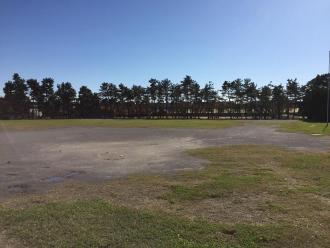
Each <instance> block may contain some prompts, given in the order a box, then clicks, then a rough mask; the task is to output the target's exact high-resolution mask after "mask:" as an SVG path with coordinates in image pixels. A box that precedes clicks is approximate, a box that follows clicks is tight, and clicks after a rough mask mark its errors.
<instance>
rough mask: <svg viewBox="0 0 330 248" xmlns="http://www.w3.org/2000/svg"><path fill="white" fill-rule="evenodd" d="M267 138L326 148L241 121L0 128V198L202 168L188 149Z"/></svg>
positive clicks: (324, 142)
mask: <svg viewBox="0 0 330 248" xmlns="http://www.w3.org/2000/svg"><path fill="white" fill-rule="evenodd" d="M238 144H257V145H260V144H261V145H263V144H265V145H266V144H269V145H278V146H283V147H286V148H289V149H297V150H306V151H328V150H329V147H330V146H329V145H330V139H329V137H313V136H310V135H305V134H295V133H284V132H277V131H276V130H275V129H274V128H272V127H263V126H259V125H245V126H240V127H234V128H227V129H158V128H155V129H150V128H149V129H146V128H97V127H93V128H81V127H79V128H78V127H76V128H73V127H70V128H53V129H47V130H39V131H9V132H8V131H6V132H5V131H2V132H1V131H0V170H1V174H0V200H1V199H6V198H8V197H10V196H14V195H17V194H25V193H33V192H40V191H42V190H45V189H48V188H50V187H51V186H52V185H56V184H58V183H61V182H65V181H68V180H82V181H92V182H102V181H104V180H108V179H111V178H115V177H121V176H126V175H129V174H134V173H144V172H148V173H150V172H152V173H159V172H161V173H163V172H175V171H180V170H188V169H200V168H202V167H203V166H204V165H205V163H206V162H205V161H203V160H199V159H196V158H192V157H189V156H188V155H186V154H185V153H184V151H185V150H187V149H192V148H200V147H207V146H221V145H238Z"/></svg>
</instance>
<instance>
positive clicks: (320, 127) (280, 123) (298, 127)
mask: <svg viewBox="0 0 330 248" xmlns="http://www.w3.org/2000/svg"><path fill="white" fill-rule="evenodd" d="M254 123H255V124H260V125H269V126H275V127H278V128H279V130H281V131H284V132H291V133H306V134H312V135H319V136H322V135H330V127H326V123H320V122H308V121H301V120H269V121H264V120H261V121H254Z"/></svg>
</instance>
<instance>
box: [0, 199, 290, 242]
mask: <svg viewBox="0 0 330 248" xmlns="http://www.w3.org/2000/svg"><path fill="white" fill-rule="evenodd" d="M0 220H1V223H2V227H3V226H4V227H5V229H6V230H7V235H8V237H12V238H17V237H19V239H20V240H21V243H22V244H23V245H26V246H29V247H196V248H197V247H251V248H252V247H260V246H261V245H264V244H267V243H271V242H273V241H274V240H276V239H278V238H279V237H280V235H283V233H284V232H285V231H287V229H286V228H285V227H282V226H275V225H274V226H265V227H257V226H248V225H236V226H232V227H228V226H224V225H219V224H210V223H207V222H203V221H189V220H187V219H183V218H179V217H176V216H172V215H168V214H164V213H156V212H150V211H145V210H144V211H141V210H139V211H138V210H133V209H129V208H124V207H115V206H113V205H111V204H109V203H107V202H105V201H103V200H88V201H86V200H85V201H76V202H71V203H53V204H47V205H43V206H37V207H31V208H28V209H23V210H12V209H2V210H0ZM234 234H235V235H234ZM233 235H234V236H233Z"/></svg>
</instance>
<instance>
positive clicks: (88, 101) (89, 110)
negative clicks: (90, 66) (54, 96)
mask: <svg viewBox="0 0 330 248" xmlns="http://www.w3.org/2000/svg"><path fill="white" fill-rule="evenodd" d="M77 110H78V113H79V116H80V117H81V118H93V117H97V115H98V114H99V112H100V105H99V97H98V95H97V94H94V93H93V92H92V91H91V90H90V89H89V88H87V87H86V86H81V87H80V89H79V93H78V105H77Z"/></svg>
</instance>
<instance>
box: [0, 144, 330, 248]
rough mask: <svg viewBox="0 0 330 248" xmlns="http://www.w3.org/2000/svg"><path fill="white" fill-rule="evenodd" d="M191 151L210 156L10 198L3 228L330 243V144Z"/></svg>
mask: <svg viewBox="0 0 330 248" xmlns="http://www.w3.org/2000/svg"><path fill="white" fill-rule="evenodd" d="M188 153H189V154H190V155H192V156H197V157H201V158H204V159H206V160H208V161H209V163H210V164H209V165H208V166H207V167H206V168H205V169H203V170H200V171H190V172H184V173H180V174H172V175H135V176H131V177H129V178H122V179H117V180H113V181H111V182H109V183H105V184H98V185H93V184H82V183H70V184H66V185H62V186H59V187H57V188H56V189H54V190H52V191H51V192H49V193H48V194H45V195H35V196H25V197H22V198H17V199H14V200H11V201H9V202H7V203H4V204H2V207H1V208H0V233H1V231H4V234H5V235H6V239H9V240H12V241H13V242H14V243H15V242H17V243H18V244H23V245H24V246H27V247H329V246H330V235H329V234H330V210H329V204H330V180H329V179H330V167H329V164H330V155H329V154H328V153H306V152H305V153H303V152H295V151H289V150H285V149H281V148H277V147H272V146H227V147H222V148H203V149H197V150H196V149H195V150H190V151H188ZM0 244H1V242H0Z"/></svg>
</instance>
